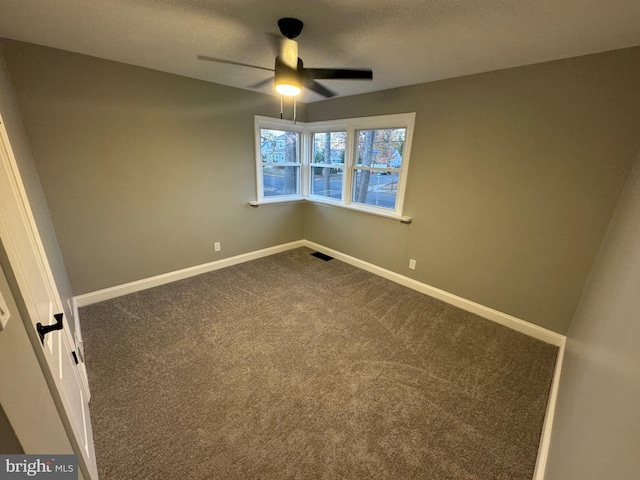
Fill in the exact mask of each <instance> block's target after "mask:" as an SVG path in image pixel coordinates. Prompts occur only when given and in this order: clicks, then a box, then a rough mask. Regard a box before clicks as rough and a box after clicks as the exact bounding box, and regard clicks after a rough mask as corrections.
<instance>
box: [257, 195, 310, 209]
mask: <svg viewBox="0 0 640 480" xmlns="http://www.w3.org/2000/svg"><path fill="white" fill-rule="evenodd" d="M304 201H305V198H304V197H285V198H274V199H268V200H251V201H250V202H249V205H251V206H252V207H259V206H260V205H281V204H283V203H299V202H304Z"/></svg>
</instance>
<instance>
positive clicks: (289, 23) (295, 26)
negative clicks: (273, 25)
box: [278, 17, 304, 40]
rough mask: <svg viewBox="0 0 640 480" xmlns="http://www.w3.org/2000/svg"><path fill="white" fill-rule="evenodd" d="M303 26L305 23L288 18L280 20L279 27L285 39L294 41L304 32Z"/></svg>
mask: <svg viewBox="0 0 640 480" xmlns="http://www.w3.org/2000/svg"><path fill="white" fill-rule="evenodd" d="M303 26H304V23H302V22H301V21H300V20H298V19H297V18H290V17H286V18H281V19H280V20H278V27H279V28H280V33H282V35H284V36H285V37H287V38H289V39H291V40H293V39H294V38H296V37H297V36H298V35H300V32H302V27H303Z"/></svg>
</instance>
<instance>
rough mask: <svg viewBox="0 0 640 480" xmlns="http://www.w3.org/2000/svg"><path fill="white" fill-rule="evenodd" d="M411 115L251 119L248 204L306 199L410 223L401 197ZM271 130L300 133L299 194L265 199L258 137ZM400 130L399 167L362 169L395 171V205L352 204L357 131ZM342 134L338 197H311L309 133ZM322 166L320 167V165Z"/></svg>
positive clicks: (405, 173)
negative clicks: (253, 184) (252, 181)
mask: <svg viewBox="0 0 640 480" xmlns="http://www.w3.org/2000/svg"><path fill="white" fill-rule="evenodd" d="M415 115H416V114H415V112H412V113H400V114H392V115H379V116H374V117H360V118H347V119H341V120H328V121H321V122H306V123H303V122H297V123H295V124H294V123H293V122H291V121H289V120H279V119H275V118H271V117H263V116H259V115H256V116H255V121H254V123H255V132H256V162H257V163H256V172H257V175H256V180H257V201H253V202H250V203H251V205H253V206H257V205H262V204H268V203H286V202H291V201H301V200H306V201H310V202H312V203H320V204H325V205H331V206H336V207H341V208H348V209H351V210H357V211H361V212H366V213H371V214H374V215H379V216H383V217H390V218H394V219H399V220H401V221H403V222H405V223H409V222H410V221H411V217H406V216H403V208H404V197H405V192H406V187H407V180H408V171H409V159H410V157H411V144H412V140H413V127H414V123H415ZM263 128H266V129H272V130H282V131H293V132H298V133H299V134H300V145H299V147H300V148H299V150H298V151H299V155H300V159H299V160H300V164H295V165H296V166H297V165H299V166H300V168H299V172H300V178H299V180H298V185H299V188H300V192H299V195H287V196H284V195H282V196H276V197H265V196H264V191H263V176H262V173H263V169H262V167H263V165H264V162H262V158H261V142H260V140H261V138H260V130H261V129H263ZM393 128H404V129H405V130H406V131H405V139H404V145H403V151H402V164H401V166H400V168H391V167H390V168H384V169H380V168H376V167H373V166H372V167H369V168H367V167H365V169H368V170H372V171H379V170H386V171H394V172H398V189H397V194H396V204H395V208H394V209H390V208H384V207H378V206H375V205H367V204H362V203H356V202H354V201H353V200H352V196H353V184H354V181H355V173H354V172H355V171H356V170H362V169H363V168H362V165H360V166H358V165H357V164H356V159H357V142H356V133H357V131H358V130H380V129H393ZM339 131H346V132H347V134H346V144H345V157H344V165H341V166H340V167H341V168H342V169H343V181H342V198H341V199H335V198H329V197H326V196H322V195H313V194H311V193H310V188H311V173H312V168H313V164H314V162H313V161H312V160H313V134H315V133H325V132H339ZM277 165H278V166H290V165H294V164H289V163H286V164H285V163H278V164H277ZM323 165H324V164H323Z"/></svg>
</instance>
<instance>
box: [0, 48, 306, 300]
mask: <svg viewBox="0 0 640 480" xmlns="http://www.w3.org/2000/svg"><path fill="white" fill-rule="evenodd" d="M1 45H2V48H3V50H4V55H5V59H6V62H7V65H8V67H9V72H10V76H11V79H12V81H13V85H14V89H15V92H16V96H17V99H18V104H19V106H20V112H21V114H22V119H23V123H24V126H25V130H26V133H27V137H28V139H29V143H30V145H31V150H32V153H33V157H34V159H35V162H36V165H37V169H38V173H39V174H40V178H41V182H42V188H43V190H44V192H45V195H46V198H47V202H48V204H49V209H50V211H51V216H52V219H53V223H54V224H55V227H56V233H57V235H58V241H59V243H60V247H61V250H62V254H63V258H64V263H65V265H66V267H67V272H68V274H69V280H70V283H71V287H72V289H73V293H74V294H75V295H78V294H82V293H86V292H91V291H95V290H99V289H102V288H106V287H111V286H114V285H119V284H122V283H126V282H131V281H134V280H138V279H142V278H146V277H150V276H153V275H157V274H162V273H166V272H170V271H174V270H178V269H181V268H185V267H190V266H193V265H199V264H202V263H206V262H210V261H213V260H218V259H222V258H225V257H229V256H232V255H237V254H240V253H246V252H250V251H253V250H258V249H261V248H266V247H269V246H273V245H279V244H282V243H286V242H290V241H294V240H299V239H301V238H302V237H303V219H302V213H303V209H302V206H300V205H283V206H276V207H260V208H258V209H255V208H251V207H250V206H249V205H248V202H249V201H250V200H254V199H255V156H254V139H253V121H254V120H253V118H254V115H255V114H261V115H270V116H277V115H278V114H279V111H280V101H279V99H277V98H275V97H271V96H267V95H262V94H258V93H253V92H249V91H245V90H240V89H234V88H229V87H223V86H219V85H213V84H210V83H207V82H202V81H197V80H191V79H187V78H184V77H179V76H175V75H169V74H166V73H161V72H156V71H152V70H148V69H143V68H138V67H133V66H129V65H124V64H119V63H115V62H109V61H105V60H99V59H96V58H92V57H87V56H83V55H78V54H73V53H69V52H64V51H61V50H54V49H49V48H44V47H39V46H35V45H30V44H25V43H20V42H14V41H9V40H2V42H1ZM300 118H301V119H303V118H304V108H302V111H301V112H300ZM214 241H220V242H222V251H221V252H220V253H214V251H213V242H214Z"/></svg>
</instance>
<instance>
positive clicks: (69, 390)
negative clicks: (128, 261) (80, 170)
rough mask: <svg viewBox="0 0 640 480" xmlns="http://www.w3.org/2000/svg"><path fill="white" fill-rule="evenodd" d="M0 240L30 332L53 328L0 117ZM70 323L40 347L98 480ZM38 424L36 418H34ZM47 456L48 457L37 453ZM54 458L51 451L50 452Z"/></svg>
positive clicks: (48, 280)
mask: <svg viewBox="0 0 640 480" xmlns="http://www.w3.org/2000/svg"><path fill="white" fill-rule="evenodd" d="M0 238H1V239H2V243H3V245H4V247H5V250H6V252H7V256H8V257H9V262H10V263H11V267H12V268H13V272H14V275H15V277H16V281H17V283H18V287H19V288H20V292H21V294H22V297H23V299H24V303H25V304H26V308H27V310H28V313H29V316H30V318H31V321H32V323H33V327H34V331H37V328H36V326H37V324H38V323H40V324H41V326H43V327H45V330H47V328H46V327H47V326H50V325H54V324H56V323H57V322H56V319H55V318H54V316H57V317H59V316H60V315H59V314H60V313H62V312H63V308H62V302H61V300H60V297H59V295H58V292H57V288H56V286H55V283H54V282H53V276H52V274H51V269H50V267H49V264H48V261H47V258H46V254H45V253H44V248H43V246H42V242H41V240H40V236H39V234H38V231H37V227H36V225H35V222H34V219H33V215H32V212H31V208H30V207H29V202H28V199H27V197H26V193H25V191H24V186H23V184H22V180H21V178H20V173H19V171H18V169H17V165H16V163H15V158H14V156H13V152H12V150H11V146H10V145H9V139H8V137H7V134H6V129H5V127H4V124H3V123H2V119H1V117H0ZM69 320H70V319H68V318H64V317H62V320H61V322H62V329H60V330H52V331H50V332H48V333H46V334H45V335H44V341H43V342H42V343H41V344H39V347H40V348H41V349H42V352H43V354H44V358H45V359H46V364H47V366H48V368H49V370H50V371H51V374H52V377H53V380H54V382H55V385H56V388H57V390H58V393H59V395H60V398H61V400H62V404H63V405H64V410H65V413H66V416H67V417H68V418H69V422H70V424H71V427H72V429H73V436H74V437H75V439H76V441H77V444H78V445H79V451H78V452H76V453H77V454H78V455H81V456H82V457H83V459H84V463H85V465H86V466H87V469H88V470H89V472H88V473H89V475H90V478H91V480H97V478H98V475H97V469H96V461H95V455H94V450H93V436H92V432H91V421H90V418H89V409H88V405H89V404H88V402H89V392H88V384H87V383H86V372H85V371H84V370H83V369H84V365H83V364H82V363H79V362H77V357H78V352H76V350H75V348H74V344H75V343H74V340H73V338H72V336H71V333H70V330H69V325H68V322H69ZM36 421H37V419H36ZM38 453H49V452H38ZM50 453H56V452H50Z"/></svg>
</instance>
